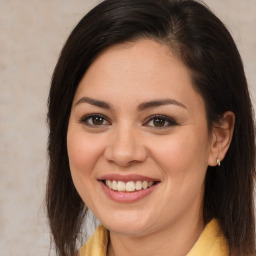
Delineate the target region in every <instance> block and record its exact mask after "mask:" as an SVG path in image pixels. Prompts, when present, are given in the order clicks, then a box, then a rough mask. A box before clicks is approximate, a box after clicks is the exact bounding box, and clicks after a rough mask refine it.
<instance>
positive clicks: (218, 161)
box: [217, 158, 220, 166]
mask: <svg viewBox="0 0 256 256" xmlns="http://www.w3.org/2000/svg"><path fill="white" fill-rule="evenodd" d="M217 165H218V166H220V159H219V158H217Z"/></svg>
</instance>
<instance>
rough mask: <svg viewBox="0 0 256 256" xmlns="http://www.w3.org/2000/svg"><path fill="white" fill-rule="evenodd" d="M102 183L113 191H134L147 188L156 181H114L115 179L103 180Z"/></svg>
mask: <svg viewBox="0 0 256 256" xmlns="http://www.w3.org/2000/svg"><path fill="white" fill-rule="evenodd" d="M103 183H104V184H105V185H106V186H107V187H108V188H110V189H111V190H113V191H118V192H135V191H141V190H145V189H148V188H150V187H152V186H154V185H156V183H157V182H155V181H140V180H139V181H128V182H124V181H116V180H103Z"/></svg>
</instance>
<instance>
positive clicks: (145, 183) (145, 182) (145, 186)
mask: <svg viewBox="0 0 256 256" xmlns="http://www.w3.org/2000/svg"><path fill="white" fill-rule="evenodd" d="M142 187H143V188H144V189H146V188H147V187H148V182H147V181H143V182H142Z"/></svg>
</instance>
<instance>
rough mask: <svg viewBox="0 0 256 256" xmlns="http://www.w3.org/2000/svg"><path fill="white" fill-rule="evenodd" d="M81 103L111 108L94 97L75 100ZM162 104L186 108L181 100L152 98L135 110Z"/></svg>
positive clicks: (77, 103)
mask: <svg viewBox="0 0 256 256" xmlns="http://www.w3.org/2000/svg"><path fill="white" fill-rule="evenodd" d="M81 103H88V104H90V105H93V106H97V107H100V108H104V109H112V108H113V107H112V106H111V104H109V103H107V102H105V101H101V100H96V99H92V98H88V97H82V98H81V99H79V100H78V101H77V102H76V104H75V106H77V105H79V104H81ZM164 105H176V106H179V107H182V108H185V109H187V107H186V106H185V105H184V104H182V103H181V102H179V101H177V100H174V99H162V100H153V101H148V102H143V103H141V104H140V105H139V106H138V107H137V110H138V111H143V110H146V109H149V108H154V107H160V106H164Z"/></svg>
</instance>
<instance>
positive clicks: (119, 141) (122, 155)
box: [104, 127, 147, 167]
mask: <svg viewBox="0 0 256 256" xmlns="http://www.w3.org/2000/svg"><path fill="white" fill-rule="evenodd" d="M104 157H105V159H106V160H107V161H109V162H114V163H115V164H117V165H119V166H122V167H127V166H130V165H132V164H133V163H136V162H137V163H139V162H143V161H145V160H146V158H147V150H146V148H145V146H144V143H143V139H142V138H141V136H140V135H139V134H136V131H134V130H133V129H132V128H128V127H123V128H119V129H117V130H116V131H114V132H113V133H112V136H111V138H110V140H109V143H108V145H107V146H106V148H105V151H104Z"/></svg>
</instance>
